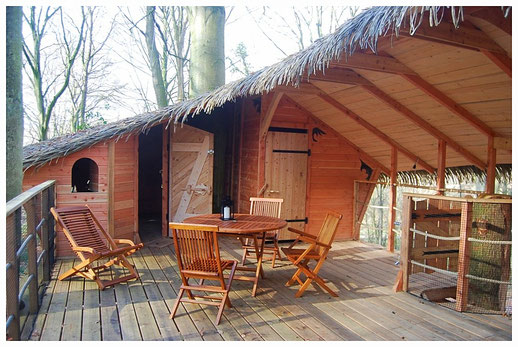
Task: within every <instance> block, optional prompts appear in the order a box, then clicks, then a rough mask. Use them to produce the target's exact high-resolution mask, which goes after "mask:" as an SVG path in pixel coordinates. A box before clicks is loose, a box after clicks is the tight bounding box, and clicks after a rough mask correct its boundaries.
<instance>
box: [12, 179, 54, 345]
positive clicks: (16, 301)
mask: <svg viewBox="0 0 518 347" xmlns="http://www.w3.org/2000/svg"><path fill="white" fill-rule="evenodd" d="M54 184H55V181H52V180H51V181H47V182H44V183H42V184H40V185H38V186H36V187H33V188H31V189H29V190H27V191H25V192H23V193H22V194H20V195H18V196H16V197H14V198H13V199H11V200H10V201H8V202H7V204H6V245H5V250H6V333H7V337H8V339H10V340H20V336H21V331H20V330H21V328H22V326H23V325H26V323H27V319H28V318H25V320H24V321H23V325H22V319H21V318H22V317H20V303H21V300H22V299H23V297H24V294H25V291H26V290H27V289H28V290H29V313H30V314H37V312H38V309H39V305H40V296H39V280H38V265H39V262H40V261H43V269H44V271H43V278H44V280H50V266H51V265H52V263H53V261H54V259H53V251H54V246H53V244H54V242H53V239H52V238H53V235H54V233H53V232H52V233H51V232H50V231H49V228H53V227H54V224H53V220H52V219H51V218H49V217H50V210H49V209H50V207H51V206H54V201H55V196H54V192H55V190H54ZM22 208H23V209H25V212H26V217H27V220H26V223H27V232H26V234H25V235H22ZM40 215H41V217H40ZM37 234H39V235H40V238H41V243H42V248H43V249H42V252H43V254H41V255H40V257H41V259H40V258H38V250H37ZM22 236H23V237H24V238H23V243H22ZM25 252H27V270H28V271H27V273H24V274H23V278H24V282H23V283H22V288H20V257H23V255H24V254H25ZM24 334H25V333H24Z"/></svg>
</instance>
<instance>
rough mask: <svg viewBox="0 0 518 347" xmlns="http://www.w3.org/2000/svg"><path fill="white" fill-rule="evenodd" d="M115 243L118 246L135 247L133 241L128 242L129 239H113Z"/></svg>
mask: <svg viewBox="0 0 518 347" xmlns="http://www.w3.org/2000/svg"><path fill="white" fill-rule="evenodd" d="M113 242H115V243H116V244H119V245H120V244H127V245H130V246H135V243H134V242H133V241H131V240H128V239H113Z"/></svg>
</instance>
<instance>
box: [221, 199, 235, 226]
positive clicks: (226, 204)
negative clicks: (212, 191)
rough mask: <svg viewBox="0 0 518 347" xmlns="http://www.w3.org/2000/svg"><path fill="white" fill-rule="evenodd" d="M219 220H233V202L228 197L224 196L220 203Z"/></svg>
mask: <svg viewBox="0 0 518 347" xmlns="http://www.w3.org/2000/svg"><path fill="white" fill-rule="evenodd" d="M220 218H221V220H233V219H235V218H234V201H232V200H231V199H230V196H226V197H225V199H223V201H222V202H221V215H220Z"/></svg>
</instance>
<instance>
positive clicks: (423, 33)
mask: <svg viewBox="0 0 518 347" xmlns="http://www.w3.org/2000/svg"><path fill="white" fill-rule="evenodd" d="M400 35H401V36H406V37H411V38H416V39H421V40H426V41H433V42H439V43H443V44H447V45H452V46H455V47H462V48H466V49H471V50H476V51H478V50H480V49H485V50H488V51H491V52H495V53H501V54H506V52H505V50H504V49H503V48H502V47H500V46H499V45H498V44H496V43H495V42H494V41H493V40H492V39H491V38H490V37H489V36H487V34H486V33H484V32H483V31H482V30H480V29H477V28H474V27H468V26H466V25H461V26H460V27H459V28H455V26H454V25H453V24H451V23H448V22H441V24H439V25H438V26H433V27H430V26H429V25H426V23H423V24H421V25H420V26H419V28H417V30H416V31H415V32H414V33H413V34H410V32H409V29H408V28H402V29H401V31H400Z"/></svg>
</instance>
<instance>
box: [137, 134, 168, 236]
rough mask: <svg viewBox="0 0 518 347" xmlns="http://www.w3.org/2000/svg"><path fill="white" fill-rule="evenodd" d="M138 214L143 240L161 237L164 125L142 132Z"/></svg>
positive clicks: (140, 139) (140, 136) (139, 150)
mask: <svg viewBox="0 0 518 347" xmlns="http://www.w3.org/2000/svg"><path fill="white" fill-rule="evenodd" d="M138 152H139V160H138V163H139V169H138V217H139V235H140V239H141V240H142V242H144V243H145V242H149V241H152V240H156V239H159V238H161V237H162V126H161V125H158V126H155V127H153V128H151V129H150V130H149V132H147V133H142V134H140V135H139V149H138Z"/></svg>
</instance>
